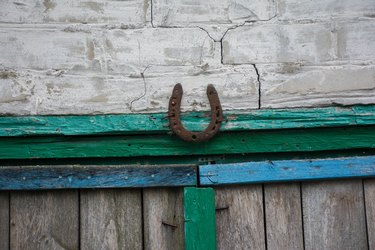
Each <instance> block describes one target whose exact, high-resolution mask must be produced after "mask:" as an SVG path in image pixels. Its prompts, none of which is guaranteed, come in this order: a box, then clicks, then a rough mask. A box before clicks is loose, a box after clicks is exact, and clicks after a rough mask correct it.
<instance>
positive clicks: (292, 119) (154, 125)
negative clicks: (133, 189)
mask: <svg viewBox="0 0 375 250" xmlns="http://www.w3.org/2000/svg"><path fill="white" fill-rule="evenodd" d="M209 115H210V114H209V113H208V112H189V113H183V116H182V119H183V123H184V126H186V127H187V128H188V129H189V130H192V131H201V130H204V129H205V128H206V126H207V125H206V124H207V121H208V120H209V117H210V116H209ZM373 124H375V105H368V106H360V105H358V106H352V107H325V108H301V109H261V110H252V111H250V112H246V113H241V112H233V111H228V112H225V113H224V121H223V123H222V127H221V128H220V130H221V131H239V130H247V129H250V130H260V129H287V128H313V127H339V126H351V125H373ZM167 131H169V128H168V119H166V114H165V113H153V114H127V115H91V116H17V117H12V116H3V117H0V136H25V135H96V134H99V135H102V134H120V133H121V134H133V133H160V132H167Z"/></svg>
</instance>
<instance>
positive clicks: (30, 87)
mask: <svg viewBox="0 0 375 250" xmlns="http://www.w3.org/2000/svg"><path fill="white" fill-rule="evenodd" d="M374 17H375V1H374V0H358V1H349V0H342V1H335V0H317V1H310V0H259V1H248V0H206V1H199V0H174V1H171V0H152V1H150V0H129V1H115V0H92V1H83V0H74V1H73V0H17V1H11V0H2V1H0V55H1V56H0V114H13V115H27V114H98V113H132V112H137V113H138V112H166V110H167V104H168V99H169V96H170V93H171V91H172V88H173V86H174V84H176V83H177V82H180V83H182V85H183V87H184V90H185V92H184V94H185V95H184V99H183V110H184V111H189V110H207V109H208V108H209V107H208V101H207V98H206V96H205V88H206V86H207V84H214V85H215V86H216V87H217V89H218V91H219V96H220V98H221V101H222V105H223V107H224V109H225V110H234V109H235V110H249V109H254V108H259V105H258V104H259V101H260V104H261V105H260V106H261V107H262V108H281V107H312V106H322V105H324V106H325V105H336V104H344V105H348V104H375V19H374Z"/></svg>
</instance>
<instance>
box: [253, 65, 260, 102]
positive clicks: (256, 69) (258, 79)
mask: <svg viewBox="0 0 375 250" xmlns="http://www.w3.org/2000/svg"><path fill="white" fill-rule="evenodd" d="M252 65H253V67H254V70H255V73H256V74H257V81H258V109H260V108H261V107H262V103H261V101H262V88H261V87H262V86H261V82H260V74H259V71H258V68H257V66H256V64H255V63H254V64H252Z"/></svg>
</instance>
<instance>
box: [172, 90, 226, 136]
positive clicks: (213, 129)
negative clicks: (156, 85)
mask: <svg viewBox="0 0 375 250" xmlns="http://www.w3.org/2000/svg"><path fill="white" fill-rule="evenodd" d="M182 94H183V90H182V86H181V84H180V83H177V84H176V85H175V86H174V88H173V92H172V96H171V98H170V99H169V109H168V117H169V127H170V128H171V129H172V131H173V133H175V134H176V135H177V136H179V137H180V138H181V139H182V140H184V141H188V142H205V141H208V140H210V139H211V138H212V137H214V136H215V134H216V133H217V132H218V131H219V129H220V125H221V122H222V121H223V111H222V108H221V104H220V100H219V96H218V94H217V91H216V89H215V87H214V86H213V85H212V84H209V85H208V86H207V97H208V100H209V102H210V107H211V121H210V124H209V125H208V127H207V128H206V129H205V130H204V131H202V132H192V131H189V130H187V129H185V127H184V126H183V125H182V122H181V120H180V108H181V99H182Z"/></svg>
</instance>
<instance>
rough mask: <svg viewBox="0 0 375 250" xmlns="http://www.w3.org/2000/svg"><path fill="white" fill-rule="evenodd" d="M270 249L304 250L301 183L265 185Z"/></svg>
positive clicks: (268, 245) (268, 244)
mask: <svg viewBox="0 0 375 250" xmlns="http://www.w3.org/2000/svg"><path fill="white" fill-rule="evenodd" d="M264 199H265V210H266V231H267V247H268V249H270V250H272V249H280V250H293V249H303V227H302V211H301V192H300V184H299V183H283V184H265V185H264Z"/></svg>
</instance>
